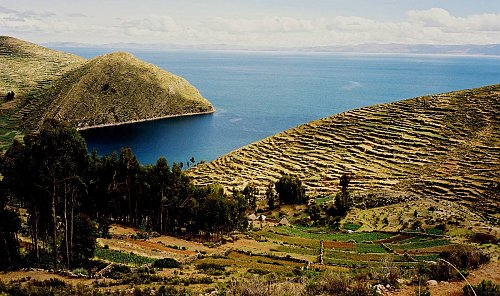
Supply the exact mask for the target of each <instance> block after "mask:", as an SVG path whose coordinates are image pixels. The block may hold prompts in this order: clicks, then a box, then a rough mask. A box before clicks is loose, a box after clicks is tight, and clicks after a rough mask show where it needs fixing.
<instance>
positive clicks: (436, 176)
mask: <svg viewBox="0 0 500 296" xmlns="http://www.w3.org/2000/svg"><path fill="white" fill-rule="evenodd" d="M499 106H500V85H493V86H488V87H483V88H478V89H471V90H463V91H457V92H452V93H447V94H438V95H430V96H424V97H418V98H413V99H408V100H403V101H399V102H394V103H389V104H381V105H375V106H370V107H366V108H361V109H357V110H352V111H347V112H344V113H340V114H337V115H333V116H331V117H328V118H324V119H320V120H316V121H313V122H310V123H307V124H304V125H301V126H298V127H296V128H292V129H290V130H287V131H284V132H282V133H279V134H277V135H275V136H272V137H269V138H266V139H263V140H261V141H259V142H256V143H254V144H251V145H248V146H246V147H242V148H240V149H238V150H236V151H233V152H231V153H229V154H227V155H225V156H222V157H220V158H218V159H216V160H215V161H212V162H210V163H206V164H202V165H198V166H197V167H195V168H192V169H191V170H189V171H188V173H189V175H191V176H192V177H193V178H194V180H195V183H197V184H210V183H212V182H219V183H220V184H222V185H223V186H225V188H226V189H228V190H231V189H232V188H239V189H241V188H243V187H244V186H245V185H246V184H248V183H253V184H254V185H256V186H257V187H258V188H259V190H260V194H261V195H264V192H265V188H266V186H267V185H268V184H269V183H270V182H275V181H276V180H278V179H279V178H280V176H281V175H282V174H283V173H289V174H293V175H296V176H298V177H299V178H300V179H301V180H302V181H303V182H304V184H305V186H306V189H307V194H308V195H309V196H310V197H317V196H328V195H334V194H335V193H336V192H338V191H339V190H340V186H339V178H340V176H341V175H342V174H345V173H348V174H351V175H352V176H353V179H352V181H351V185H350V188H351V189H352V192H353V194H354V195H357V196H358V197H359V198H358V200H359V201H360V202H367V200H370V199H375V200H379V201H378V202H379V203H380V204H381V205H384V204H391V203H397V202H402V201H407V200H412V199H413V200H415V199H419V198H438V199H440V200H448V201H451V202H458V203H460V204H463V205H465V206H468V207H469V208H470V209H473V211H474V212H478V213H484V214H486V215H488V214H489V215H491V216H490V217H491V218H493V219H495V218H494V217H496V219H498V218H500V214H499V213H500V202H499V200H500V149H499V147H500V108H499Z"/></svg>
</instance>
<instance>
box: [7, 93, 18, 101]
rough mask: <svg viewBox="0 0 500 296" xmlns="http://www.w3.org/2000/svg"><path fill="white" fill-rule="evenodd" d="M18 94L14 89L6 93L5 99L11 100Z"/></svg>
mask: <svg viewBox="0 0 500 296" xmlns="http://www.w3.org/2000/svg"><path fill="white" fill-rule="evenodd" d="M15 95H16V94H15V93H14V92H13V91H9V92H8V93H7V94H6V95H5V100H6V101H11V100H13V99H14V96H15Z"/></svg>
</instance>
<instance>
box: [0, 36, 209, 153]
mask: <svg viewBox="0 0 500 296" xmlns="http://www.w3.org/2000/svg"><path fill="white" fill-rule="evenodd" d="M11 91H13V92H14V93H15V97H14V99H13V100H7V99H6V94H7V93H8V92H11ZM0 102H1V103H2V105H1V108H0V150H3V151H5V150H6V149H7V147H8V146H9V145H10V143H11V142H12V140H13V138H15V137H21V136H22V134H23V132H25V131H26V130H31V129H36V128H38V127H39V126H40V124H41V123H42V122H43V120H44V119H47V118H56V119H59V120H66V121H70V122H72V123H73V124H74V126H76V127H78V128H89V127H95V126H100V125H108V124H120V123H128V122H136V121H144V120H152V119H157V118H162V117H168V116H180V115H188V114H193V113H194V114H198V113H210V112H213V111H214V108H213V106H212V105H211V104H210V102H209V101H208V100H206V99H205V98H203V97H202V96H201V94H200V93H199V92H198V90H197V89H196V88H194V87H193V86H192V85H191V84H189V82H187V81H186V80H185V79H183V78H181V77H178V76H175V75H174V74H171V73H169V72H166V71H164V70H162V69H160V68H158V67H156V66H154V65H151V64H148V63H145V62H142V61H140V60H138V59H136V58H135V57H133V56H132V55H130V54H127V53H112V54H108V55H104V56H100V57H97V58H94V59H91V60H85V59H84V58H82V57H78V56H76V55H72V54H68V53H63V52H59V51H55V50H50V49H47V48H44V47H41V46H38V45H36V44H33V43H29V42H26V41H22V40H19V39H16V38H13V37H7V36H0Z"/></svg>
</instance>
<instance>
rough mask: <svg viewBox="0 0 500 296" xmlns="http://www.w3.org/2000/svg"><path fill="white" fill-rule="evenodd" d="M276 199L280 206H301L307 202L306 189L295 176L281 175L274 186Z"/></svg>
mask: <svg viewBox="0 0 500 296" xmlns="http://www.w3.org/2000/svg"><path fill="white" fill-rule="evenodd" d="M275 188H276V192H277V193H278V199H279V201H280V203H282V204H302V203H305V202H306V201H307V197H306V189H305V188H304V186H303V185H302V181H300V180H299V178H297V177H295V176H291V175H288V174H285V175H283V176H282V177H281V178H280V179H279V180H278V182H276V184H275Z"/></svg>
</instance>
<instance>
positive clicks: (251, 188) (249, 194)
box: [243, 183, 259, 211]
mask: <svg viewBox="0 0 500 296" xmlns="http://www.w3.org/2000/svg"><path fill="white" fill-rule="evenodd" d="M258 194H259V190H258V189H257V187H255V185H254V184H252V183H249V184H247V186H245V188H244V189H243V195H244V196H245V199H246V200H247V202H248V207H249V208H250V209H251V210H253V211H255V210H256V209H257V195H258Z"/></svg>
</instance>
